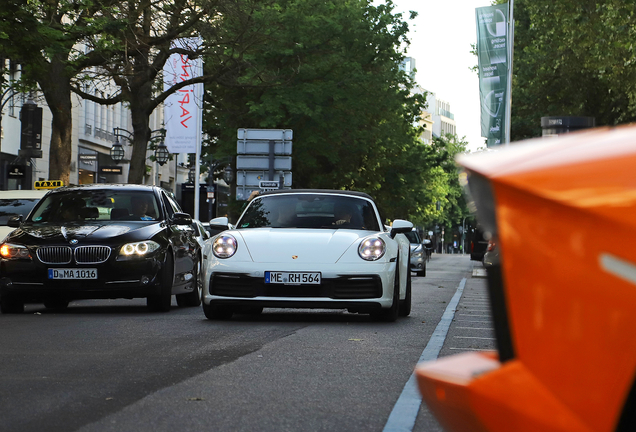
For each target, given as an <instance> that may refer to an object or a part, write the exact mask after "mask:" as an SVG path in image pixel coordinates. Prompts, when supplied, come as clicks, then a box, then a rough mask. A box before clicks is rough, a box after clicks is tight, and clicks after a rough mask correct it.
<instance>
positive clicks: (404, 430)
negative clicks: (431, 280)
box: [383, 278, 466, 432]
mask: <svg viewBox="0 0 636 432" xmlns="http://www.w3.org/2000/svg"><path fill="white" fill-rule="evenodd" d="M465 286H466V278H464V279H462V281H461V282H460V283H459V286H458V287H457V290H456V291H455V294H454V295H453V298H452V299H451V301H450V302H449V303H448V306H446V310H445V311H444V314H443V315H442V319H441V320H440V321H439V323H438V324H437V327H436V328H435V331H434V332H433V335H432V336H431V338H430V339H429V340H428V344H426V347H425V348H424V351H422V355H421V356H420V359H419V360H418V363H421V362H424V361H431V360H435V359H436V358H437V356H438V355H439V352H440V351H441V349H442V346H443V345H444V341H445V340H446V335H447V334H448V329H449V328H450V325H451V323H452V322H453V317H454V316H455V311H456V309H457V305H458V303H459V299H460V298H461V296H462V293H463V292H464V287H465ZM420 405H422V396H421V395H420V392H419V390H418V388H417V378H416V377H415V372H413V373H412V374H411V377H410V378H409V380H408V381H407V382H406V385H405V386H404V389H402V393H401V394H400V397H399V398H398V400H397V402H396V403H395V405H394V406H393V410H392V411H391V414H390V415H389V418H388V420H387V422H386V425H384V429H383V430H384V432H411V431H412V430H413V426H415V419H416V418H417V413H418V412H419V410H420Z"/></svg>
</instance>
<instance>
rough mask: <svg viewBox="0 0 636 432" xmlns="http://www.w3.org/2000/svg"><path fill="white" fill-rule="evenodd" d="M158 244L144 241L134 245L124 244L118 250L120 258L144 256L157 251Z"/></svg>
mask: <svg viewBox="0 0 636 432" xmlns="http://www.w3.org/2000/svg"><path fill="white" fill-rule="evenodd" d="M160 247H161V246H159V243H157V242H154V241H152V240H145V241H141V242H135V243H126V244H125V245H123V246H122V247H121V249H120V250H119V256H120V257H126V258H133V257H143V256H146V255H148V254H150V253H152V252H154V251H156V250H157V249H159V248H160Z"/></svg>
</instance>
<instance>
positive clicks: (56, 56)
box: [0, 0, 117, 184]
mask: <svg viewBox="0 0 636 432" xmlns="http://www.w3.org/2000/svg"><path fill="white" fill-rule="evenodd" d="M115 3H117V1H116V0H101V1H100V2H94V1H92V0H47V1H40V0H32V1H29V2H24V1H22V0H4V2H3V6H2V8H0V52H2V53H3V54H4V55H5V56H7V57H9V58H11V59H12V60H13V61H17V62H18V63H20V64H21V68H22V69H21V72H22V76H21V82H22V85H23V88H34V87H35V86H36V85H37V86H39V88H40V90H41V91H42V94H43V95H44V98H45V99H46V102H47V104H48V106H49V109H50V110H51V114H52V122H51V145H50V155H49V161H50V162H49V163H50V167H49V176H50V177H51V178H53V179H60V180H62V181H64V182H65V183H67V184H68V181H69V173H70V166H71V132H72V113H71V109H72V105H71V87H72V83H73V81H75V80H77V79H78V75H79V74H80V72H81V71H82V70H84V69H85V68H87V67H90V66H97V65H99V64H101V63H102V62H103V61H104V57H105V56H107V52H108V50H109V48H110V47H109V44H102V45H100V46H99V47H97V48H98V49H96V50H92V51H88V52H85V51H83V50H80V49H78V44H81V43H82V42H84V41H86V40H87V39H89V38H91V37H95V36H96V35H99V34H101V32H102V31H103V29H104V28H105V27H106V26H107V25H108V24H109V23H108V20H107V19H105V18H104V16H102V15H101V14H100V11H101V10H102V8H108V7H109V6H110V5H112V4H115Z"/></svg>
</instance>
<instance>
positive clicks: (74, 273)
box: [49, 268, 97, 279]
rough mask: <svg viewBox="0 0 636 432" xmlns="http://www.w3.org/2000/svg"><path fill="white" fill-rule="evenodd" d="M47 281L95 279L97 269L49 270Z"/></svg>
mask: <svg viewBox="0 0 636 432" xmlns="http://www.w3.org/2000/svg"><path fill="white" fill-rule="evenodd" d="M49 279H97V269H96V268H83V269H70V268H59V269H54V268H50V269H49Z"/></svg>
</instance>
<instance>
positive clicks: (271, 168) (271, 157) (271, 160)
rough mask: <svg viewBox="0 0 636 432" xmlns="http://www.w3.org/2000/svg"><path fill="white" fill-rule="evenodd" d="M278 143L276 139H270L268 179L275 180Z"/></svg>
mask: <svg viewBox="0 0 636 432" xmlns="http://www.w3.org/2000/svg"><path fill="white" fill-rule="evenodd" d="M275 145H276V141H274V140H269V178H268V180H274V161H275V160H276V159H275V156H274V146H275Z"/></svg>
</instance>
